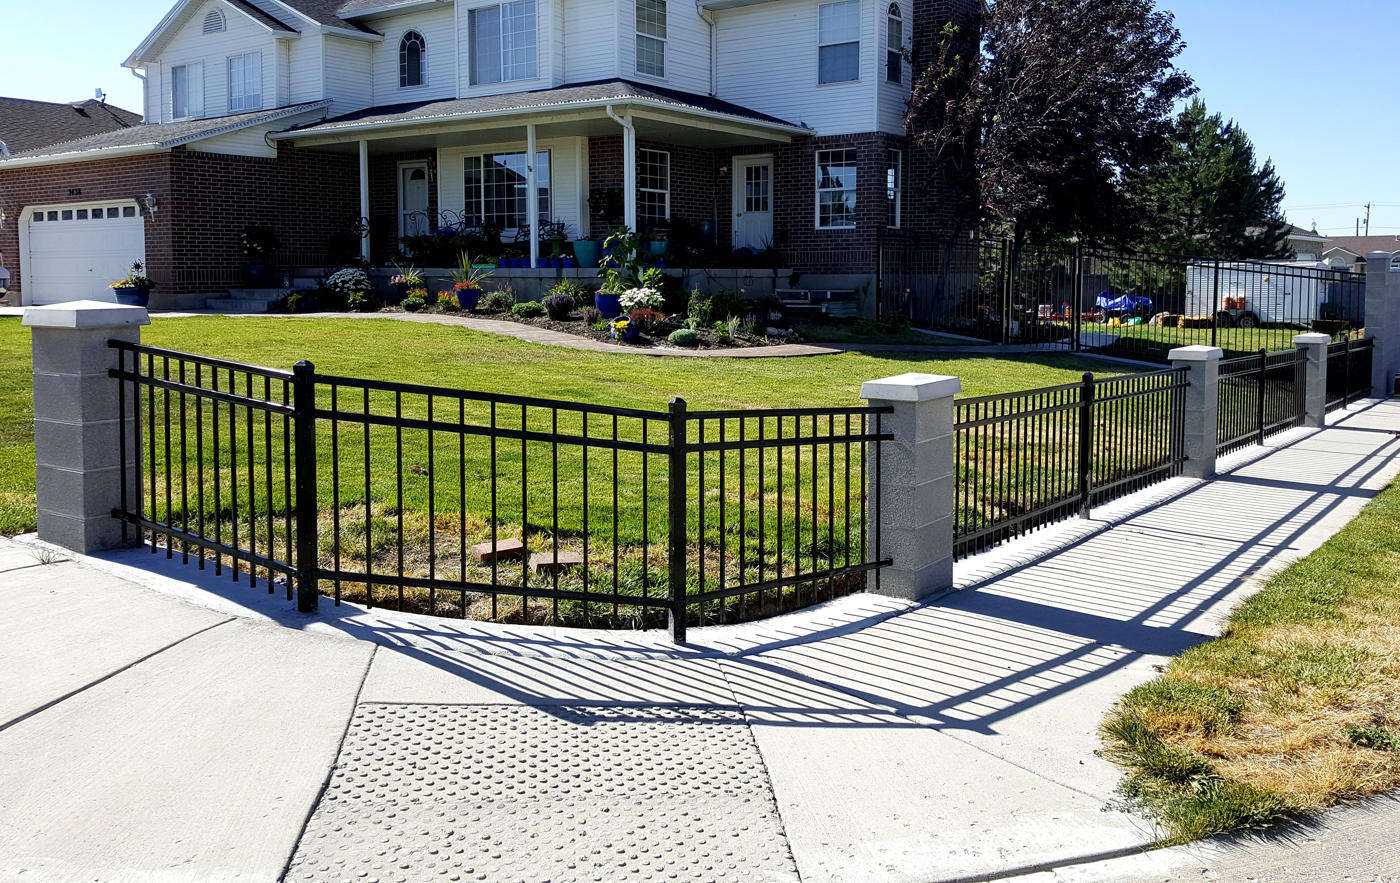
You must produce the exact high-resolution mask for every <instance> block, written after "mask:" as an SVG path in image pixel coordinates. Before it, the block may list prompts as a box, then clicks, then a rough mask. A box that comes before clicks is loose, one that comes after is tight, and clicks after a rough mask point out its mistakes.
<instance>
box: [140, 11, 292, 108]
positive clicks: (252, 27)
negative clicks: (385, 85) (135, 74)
mask: <svg viewBox="0 0 1400 883" xmlns="http://www.w3.org/2000/svg"><path fill="white" fill-rule="evenodd" d="M217 8H219V5H218V4H216V3H212V2H210V3H205V4H203V5H202V6H199V7H198V8H192V9H191V11H190V15H189V17H188V18H187V19H186V20H185V21H184V23H183V24H182V25H181V26H180V28H179V29H178V30H177V31H175V32H174V33H172V34H170V35H169V36H168V38H167V40H166V41H165V44H164V46H163V47H162V48H161V49H160V55H159V63H158V64H155V65H152V66H151V67H150V68H149V69H148V71H147V76H148V77H151V76H154V77H155V78H156V79H157V80H158V81H159V82H160V95H161V104H160V113H159V118H158V119H155V118H152V119H150V121H151V122H169V121H171V120H172V119H175V118H176V117H175V111H176V108H175V106H174V102H173V100H172V99H173V98H174V95H173V92H174V85H175V84H174V70H175V69H176V68H177V67H182V66H183V67H185V68H186V71H187V73H186V74H185V75H183V76H185V77H188V76H189V74H188V70H189V67H190V66H191V65H195V64H198V65H200V66H202V68H203V71H202V77H203V80H204V89H203V95H204V108H203V111H202V112H201V113H193V112H191V113H189V114H188V115H189V116H203V117H218V116H225V115H227V114H229V113H239V112H241V111H240V110H230V108H229V96H230V89H229V64H228V60H229V59H230V58H232V57H234V56H242V55H246V54H248V53H253V52H257V53H261V55H262V61H261V64H260V68H261V71H260V78H259V80H260V82H259V85H258V92H257V94H258V95H259V96H260V99H261V100H260V103H261V104H262V105H263V106H272V105H273V103H274V102H275V101H276V100H277V98H278V97H279V96H280V95H281V94H282V90H279V88H278V75H277V69H278V64H277V61H276V59H277V51H278V50H277V43H278V41H277V39H276V38H275V37H274V36H273V35H272V32H271V31H269V30H268V29H267V28H265V27H263V26H262V25H260V24H258V23H256V22H254V21H253V20H252V19H251V18H249V17H248V16H247V15H246V14H244V13H242V12H239V11H237V10H236V9H233V8H224V9H223V13H224V30H222V31H218V32H215V33H212V34H206V33H204V18H205V16H207V15H208V14H209V13H210V12H212V11H214V10H215V9H217ZM305 39H314V36H308V37H303V40H305ZM298 42H300V41H298ZM181 109H182V110H186V111H191V108H190V107H189V106H188V99H187V101H186V106H185V107H183V108H181Z"/></svg>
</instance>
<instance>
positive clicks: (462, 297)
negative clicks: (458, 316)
mask: <svg viewBox="0 0 1400 883" xmlns="http://www.w3.org/2000/svg"><path fill="white" fill-rule="evenodd" d="M480 300H481V289H480V288H463V289H462V290H461V291H458V292H457V303H458V305H459V306H461V308H462V309H464V310H474V309H476V305H477V302H478V301H480Z"/></svg>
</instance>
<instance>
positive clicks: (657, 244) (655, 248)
mask: <svg viewBox="0 0 1400 883" xmlns="http://www.w3.org/2000/svg"><path fill="white" fill-rule="evenodd" d="M647 249H648V250H649V251H650V252H651V253H652V254H654V255H656V256H657V257H661V255H663V254H665V253H666V240H664V239H658V240H654V241H652V242H648V243H647Z"/></svg>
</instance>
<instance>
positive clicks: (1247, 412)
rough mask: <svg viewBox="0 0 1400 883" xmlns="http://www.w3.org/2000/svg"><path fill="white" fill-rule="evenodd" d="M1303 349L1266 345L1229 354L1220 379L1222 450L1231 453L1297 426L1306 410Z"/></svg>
mask: <svg viewBox="0 0 1400 883" xmlns="http://www.w3.org/2000/svg"><path fill="white" fill-rule="evenodd" d="M1306 367H1307V355H1306V354H1305V353H1304V352H1303V351H1302V350H1297V349H1290V350H1281V351H1279V352H1274V353H1270V352H1265V351H1264V350H1260V351H1259V352H1258V353H1256V354H1255V355H1252V356H1241V357H1239V358H1234V359H1225V360H1223V361H1222V362H1221V363H1220V376H1219V379H1218V380H1217V384H1218V389H1219V395H1218V398H1217V400H1216V401H1217V405H1216V432H1215V438H1216V446H1215V447H1216V452H1217V453H1219V454H1225V453H1229V452H1230V451H1235V450H1238V449H1240V448H1243V447H1246V446H1248V445H1253V444H1263V443H1264V439H1266V438H1268V437H1269V436H1271V435H1276V434H1278V433H1280V432H1283V431H1285V430H1288V429H1292V428H1293V427H1295V426H1302V425H1303V416H1304V414H1305V413H1306V402H1305V401H1304V388H1303V372H1304V370H1305V369H1306Z"/></svg>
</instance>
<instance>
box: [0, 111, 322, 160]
mask: <svg viewBox="0 0 1400 883" xmlns="http://www.w3.org/2000/svg"><path fill="white" fill-rule="evenodd" d="M329 105H330V101H308V102H304V103H302V104H293V105H291V106H290V107H279V108H276V109H274V110H256V111H251V112H249V113H236V114H231V115H229V116H222V117H213V118H210V119H201V120H180V121H178V122H174V123H160V124H156V125H141V126H132V127H131V128H128V129H118V130H115V131H111V132H103V133H101V134H98V135H89V136H88V137H86V138H78V139H76V140H72V141H63V142H60V143H58V144H50V145H47V146H45V147H40V148H38V149H35V150H26V151H24V152H22V153H16V154H14V155H12V156H11V157H10V158H9V159H7V160H4V161H0V171H3V170H4V169H7V168H15V167H20V166H30V165H48V164H51V163H57V162H76V161H80V160H86V159H106V158H108V157H111V156H121V155H125V154H131V153H154V152H156V151H161V150H170V149H171V148H173V147H179V146H180V145H182V144H191V143H193V142H195V141H202V140H204V139H205V138H213V137H215V136H218V135H227V134H228V133H230V132H236V131H238V130H240V129H247V128H249V127H251V126H256V125H259V124H262V123H269V122H272V121H274V120H280V119H283V118H285V117H290V116H295V115H297V114H302V113H307V112H308V111H313V110H318V109H320V108H324V107H328V106H329Z"/></svg>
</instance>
